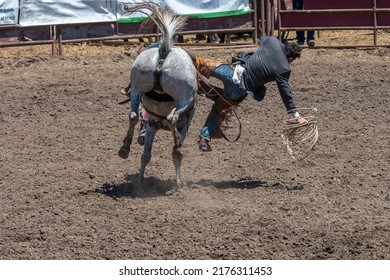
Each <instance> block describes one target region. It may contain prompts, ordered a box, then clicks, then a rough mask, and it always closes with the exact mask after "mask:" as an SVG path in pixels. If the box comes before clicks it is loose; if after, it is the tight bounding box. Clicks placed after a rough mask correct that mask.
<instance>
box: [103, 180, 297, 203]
mask: <svg viewBox="0 0 390 280" xmlns="http://www.w3.org/2000/svg"><path fill="white" fill-rule="evenodd" d="M125 180H126V182H124V183H120V184H110V183H105V184H103V186H102V187H101V188H99V189H96V192H98V193H102V194H104V195H107V196H110V197H112V198H120V197H131V198H150V197H159V196H167V195H171V194H172V192H174V191H175V190H177V188H176V181H175V180H161V179H158V178H156V177H148V178H145V179H144V181H143V182H142V183H139V182H138V175H128V176H127V177H126V178H125ZM208 186H213V187H215V188H217V189H221V190H223V189H255V188H270V189H280V190H288V191H292V190H303V188H304V186H303V185H302V184H295V185H288V184H284V183H273V184H268V183H267V182H266V181H260V180H253V179H251V178H241V179H239V180H235V181H222V182H215V181H212V180H204V179H202V180H199V181H197V182H187V183H186V186H185V188H194V187H202V188H203V187H205V188H206V187H208Z"/></svg>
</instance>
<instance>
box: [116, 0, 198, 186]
mask: <svg viewBox="0 0 390 280" xmlns="http://www.w3.org/2000/svg"><path fill="white" fill-rule="evenodd" d="M135 11H139V12H143V13H145V14H147V15H148V19H147V20H148V21H153V22H154V23H155V24H156V25H157V27H158V29H159V30H160V32H161V40H160V42H159V43H156V44H154V45H152V46H150V47H149V48H147V49H145V50H144V51H143V52H141V53H140V55H139V56H138V57H137V58H136V60H135V61H134V63H133V65H132V68H131V74H130V80H131V89H130V114H129V129H128V131H127V135H126V137H125V138H124V140H123V145H122V147H121V148H120V150H119V152H118V155H119V156H120V157H122V158H127V157H128V156H129V152H130V146H131V144H132V139H133V134H134V129H135V126H136V124H137V122H138V120H139V108H140V102H142V104H143V106H144V108H145V110H146V111H147V112H148V113H149V118H148V125H147V129H146V135H145V143H144V151H143V154H142V156H141V168H140V174H139V180H140V181H141V182H142V180H143V179H144V173H145V167H146V165H147V164H148V163H149V161H150V159H151V152H152V145H153V141H154V137H155V134H156V132H157V131H158V130H159V129H164V130H169V131H171V132H172V135H173V148H172V159H173V163H174V166H175V171H176V183H177V186H178V187H180V186H182V185H183V182H182V179H181V173H180V167H181V160H182V158H183V154H182V152H181V147H182V145H183V141H184V139H185V138H186V136H187V134H188V129H189V126H190V123H191V121H192V118H193V116H194V113H195V101H196V95H197V90H198V83H197V70H196V68H195V65H194V62H193V59H192V58H191V56H190V55H189V54H188V53H187V52H186V51H185V50H184V49H182V48H179V47H174V46H173V43H174V38H175V35H176V33H177V32H178V31H179V30H181V29H182V28H183V27H184V25H185V24H186V19H187V18H186V17H184V16H175V15H174V13H173V11H172V10H171V9H170V8H169V7H167V6H163V5H161V4H157V3H153V2H143V3H139V4H136V5H134V6H132V7H131V8H130V9H128V12H130V13H131V12H135ZM145 11H149V12H145Z"/></svg>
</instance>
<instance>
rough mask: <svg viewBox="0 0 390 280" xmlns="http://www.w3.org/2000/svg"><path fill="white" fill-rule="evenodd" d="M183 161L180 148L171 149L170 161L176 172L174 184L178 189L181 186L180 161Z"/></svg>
mask: <svg viewBox="0 0 390 280" xmlns="http://www.w3.org/2000/svg"><path fill="white" fill-rule="evenodd" d="M182 159H183V153H182V152H181V148H180V147H178V146H176V145H174V146H173V149H172V161H173V164H174V165H175V171H176V184H177V186H178V187H179V188H180V187H182V186H183V182H182V180H181V160H182Z"/></svg>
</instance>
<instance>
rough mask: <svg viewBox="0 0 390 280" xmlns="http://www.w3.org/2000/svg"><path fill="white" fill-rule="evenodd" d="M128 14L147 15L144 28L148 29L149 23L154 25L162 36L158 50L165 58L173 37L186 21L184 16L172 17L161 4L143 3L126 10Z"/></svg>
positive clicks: (169, 11)
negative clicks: (136, 12)
mask: <svg viewBox="0 0 390 280" xmlns="http://www.w3.org/2000/svg"><path fill="white" fill-rule="evenodd" d="M126 10H127V11H128V12H135V11H139V12H142V13H144V14H146V15H148V19H147V20H146V21H145V22H144V23H143V26H144V27H146V28H147V27H148V26H150V25H151V23H155V24H156V25H157V27H158V29H159V30H160V32H161V34H162V39H161V45H160V49H159V53H160V56H161V57H162V58H165V57H166V56H167V55H168V53H169V52H170V51H171V49H172V47H173V42H174V37H175V35H176V33H177V32H178V31H180V30H181V29H182V28H183V27H184V26H185V25H186V21H187V17H185V16H174V14H173V11H172V10H171V9H170V8H169V7H167V6H163V5H162V4H158V3H154V2H147V1H145V2H143V3H139V4H136V5H134V6H133V7H131V8H127V9H126ZM144 10H148V11H150V12H151V14H150V15H149V14H147V13H146V12H145V11H144Z"/></svg>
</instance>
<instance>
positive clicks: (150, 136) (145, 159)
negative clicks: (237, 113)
mask: <svg viewBox="0 0 390 280" xmlns="http://www.w3.org/2000/svg"><path fill="white" fill-rule="evenodd" d="M149 124H150V123H149V122H148V126H147V127H146V133H145V144H144V152H143V154H142V156H141V168H140V171H139V181H140V182H142V181H143V180H144V176H145V168H146V165H147V164H148V163H149V161H150V158H151V157H152V147H153V141H154V136H155V135H156V132H157V130H158V127H157V126H150V125H149Z"/></svg>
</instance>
